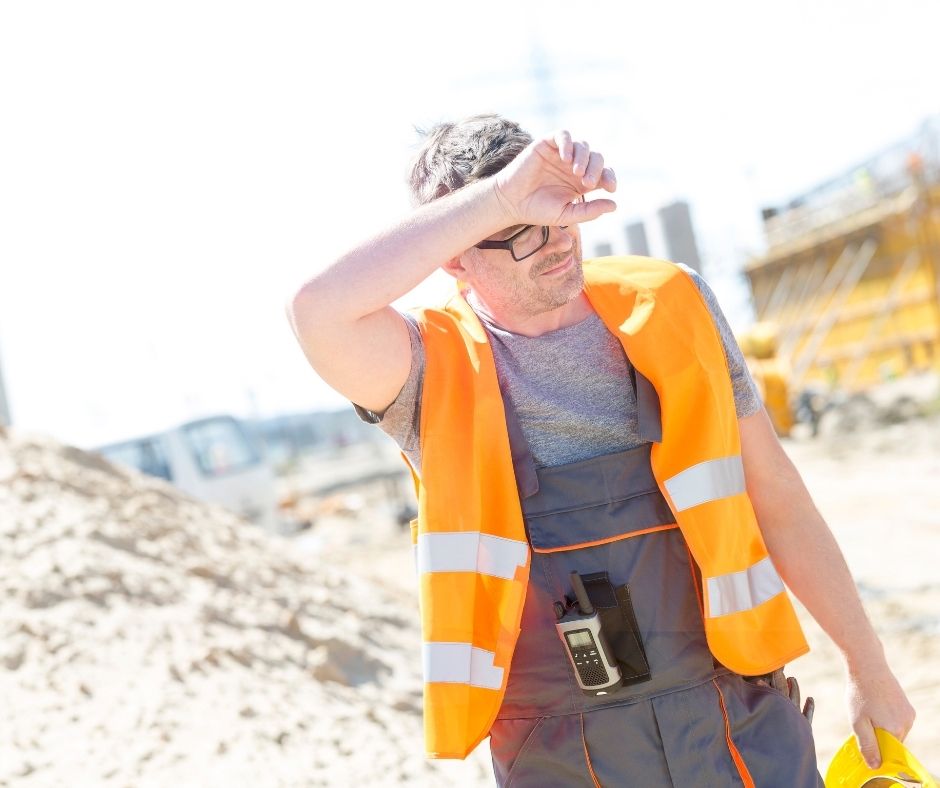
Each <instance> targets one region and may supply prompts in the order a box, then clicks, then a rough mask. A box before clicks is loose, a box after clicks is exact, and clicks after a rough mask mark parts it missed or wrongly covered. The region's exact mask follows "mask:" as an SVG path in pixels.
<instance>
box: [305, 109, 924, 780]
mask: <svg viewBox="0 0 940 788" xmlns="http://www.w3.org/2000/svg"><path fill="white" fill-rule="evenodd" d="M411 186H412V190H413V192H414V195H415V198H416V201H417V202H418V203H419V204H420V207H418V208H417V209H416V210H415V211H414V213H413V214H412V215H411V216H409V217H408V218H407V219H405V220H404V221H402V222H401V223H400V224H398V225H396V226H394V227H391V228H389V229H387V230H385V231H384V232H382V233H379V234H378V235H377V236H375V237H374V238H371V239H369V240H367V241H366V242H364V243H362V244H361V245H359V246H357V247H356V248H355V249H353V250H352V251H350V252H349V253H348V254H346V255H344V256H343V257H341V258H340V259H339V260H337V261H336V262H335V263H333V264H332V265H331V266H329V267H328V268H326V269H325V270H324V271H323V272H322V273H320V274H318V275H316V276H314V277H313V278H312V279H310V280H309V281H308V282H307V283H306V284H305V285H304V286H303V287H302V288H300V290H299V291H298V292H297V293H296V294H295V295H294V296H293V298H292V299H291V302H290V304H289V305H288V314H289V318H290V320H291V323H292V327H293V329H294V331H295V333H296V335H297V337H298V340H299V342H300V344H301V346H302V348H303V350H304V353H305V355H306V356H307V358H308V360H309V362H310V363H311V365H312V366H313V367H314V369H316V370H317V372H318V373H319V374H320V375H321V376H322V377H323V379H324V380H326V381H327V382H328V383H329V384H330V385H332V386H333V387H334V388H335V389H336V390H337V391H339V392H341V393H342V394H344V395H345V396H346V397H348V398H349V399H350V400H351V401H352V402H353V403H355V404H356V407H357V411H358V412H359V413H360V415H362V416H363V417H364V418H366V419H367V420H369V421H373V422H376V423H378V424H379V426H380V427H382V428H383V429H385V430H386V432H388V433H389V434H391V435H392V436H393V437H394V438H395V439H396V440H397V441H398V442H399V444H400V445H401V447H402V449H403V451H404V452H405V454H406V456H407V457H408V459H409V462H410V464H411V466H412V468H413V470H414V471H415V475H416V480H417V481H418V486H419V511H420V516H419V524H418V529H417V534H416V538H417V545H418V558H419V572H420V574H421V609H422V629H423V634H424V640H425V643H424V649H423V658H424V670H425V681H426V684H425V730H426V745H427V748H428V751H429V753H430V754H431V755H432V756H435V757H464V756H465V755H466V753H467V752H468V751H469V750H470V749H472V748H473V747H474V746H475V745H476V744H477V743H478V742H479V741H480V740H481V739H482V738H483V737H485V736H486V735H489V736H490V745H491V750H492V752H493V762H494V768H495V771H496V777H497V782H498V783H499V784H500V785H503V784H510V783H511V784H512V785H517V786H522V785H538V786H546V785H579V784H585V785H592V784H593V785H635V784H644V785H671V784H675V785H737V784H743V785H754V784H756V785H758V786H760V787H761V788H765V786H781V788H782V787H783V786H786V787H787V788H794V786H816V785H818V784H821V780H820V778H819V774H818V772H817V769H816V760H815V754H814V752H813V741H812V735H811V730H810V727H809V723H808V721H807V720H806V719H805V718H804V717H803V715H801V714H800V713H799V710H798V708H797V706H795V705H793V704H792V703H791V702H790V700H789V699H788V698H787V697H786V695H785V694H784V693H785V692H786V686H785V685H784V684H783V683H782V672H781V669H782V667H783V665H784V663H785V662H788V661H790V660H791V659H794V658H795V657H797V656H799V655H800V654H802V653H805V651H806V650H807V647H806V645H805V641H804V640H803V638H802V633H801V631H800V629H799V625H798V623H797V622H796V619H795V615H794V613H793V609H792V606H791V605H790V602H789V599H788V597H787V594H786V592H785V590H784V587H783V583H784V582H785V583H786V585H787V586H788V587H789V588H790V589H792V591H793V592H794V593H795V594H796V595H797V597H799V599H800V600H801V601H802V602H803V603H804V605H805V606H806V607H807V609H808V610H809V611H810V612H811V613H812V615H813V616H814V617H815V618H816V620H817V621H818V622H819V623H820V625H821V626H822V627H823V628H824V629H825V631H826V632H827V633H828V634H829V635H830V637H832V639H833V641H834V642H835V643H836V644H837V646H838V647H839V648H840V650H841V651H842V653H843V655H844V657H845V660H846V667H847V673H848V705H849V714H850V718H851V721H852V725H853V728H854V730H855V732H856V734H857V736H858V739H859V741H860V744H861V746H862V750H863V752H864V754H865V755H866V757H867V758H868V759H869V760H871V761H873V762H877V761H878V752H877V744H876V743H875V738H874V732H873V728H874V727H875V726H877V727H882V728H885V729H886V730H888V731H889V732H891V733H893V734H894V735H896V736H898V737H899V738H903V737H904V736H906V735H907V733H908V731H909V729H910V726H911V725H912V723H913V719H914V710H913V709H912V707H911V706H910V704H909V703H908V701H907V698H906V697H905V695H904V693H903V691H902V689H901V687H900V686H899V684H898V682H897V680H896V679H895V677H894V676H893V674H892V673H891V671H890V669H889V668H888V666H887V664H886V662H885V658H884V655H883V651H882V648H881V644H880V642H879V641H878V638H877V637H876V635H875V633H874V631H873V630H872V627H871V625H870V624H869V622H868V621H867V619H866V617H865V614H864V611H863V609H862V607H861V604H860V602H859V599H858V596H857V594H856V591H855V587H854V583H853V581H852V578H851V575H850V574H849V572H848V569H847V567H846V565H845V562H844V560H843V558H842V555H841V553H840V551H839V549H838V547H837V545H836V544H835V541H834V539H833V537H832V535H831V533H830V532H829V530H828V528H827V527H826V525H825V523H824V522H823V520H822V518H821V517H820V515H819V513H818V512H817V511H816V509H815V507H814V505H813V503H812V501H811V499H810V497H809V495H808V493H807V491H806V489H805V487H804V485H803V483H802V481H801V479H800V477H799V474H798V473H797V471H796V470H795V468H794V467H793V465H792V464H791V463H790V461H789V460H788V458H787V457H786V455H785V454H784V452H783V450H782V448H781V446H780V444H779V442H778V441H777V439H776V436H775V434H774V432H773V430H772V428H771V426H770V422H769V420H768V417H767V414H766V412H765V411H764V409H763V408H762V407H761V406H760V402H759V400H758V398H757V397H756V394H755V392H754V388H753V383H752V382H751V381H750V378H749V376H748V374H747V372H746V367H745V366H744V363H743V359H742V358H741V354H740V351H739V350H738V348H737V347H736V345H735V343H734V340H733V338H732V337H731V335H730V331H729V330H728V328H727V324H726V322H725V320H724V318H723V316H722V315H721V312H720V309H719V308H718V305H717V303H716V302H715V299H714V296H713V294H712V293H711V291H710V290H709V289H708V287H707V285H706V284H705V283H704V281H702V280H701V278H700V277H698V276H697V275H693V274H692V273H691V272H690V271H689V270H688V269H685V268H682V267H679V266H676V265H674V264H672V263H667V262H664V261H656V260H649V259H647V258H608V259H604V260H598V261H587V262H584V263H582V258H581V246H580V235H579V231H578V225H579V224H580V223H581V222H585V221H591V220H592V219H595V218H597V217H598V216H600V215H601V214H603V213H607V212H610V211H613V210H614V209H615V207H616V206H615V204H614V202H613V201H612V200H610V199H608V198H599V199H586V197H585V196H586V195H588V194H590V193H592V192H594V191H596V190H598V189H600V190H603V191H606V192H608V193H612V192H614V191H615V190H616V178H615V175H614V173H613V172H612V171H611V170H610V169H609V168H607V167H605V166H604V160H603V157H602V156H601V155H600V154H599V153H598V152H596V151H592V150H590V147H589V145H588V143H586V142H583V141H582V142H574V141H573V140H572V138H571V135H570V134H569V133H568V132H565V131H561V132H558V133H557V134H555V135H554V136H552V137H550V138H545V139H542V140H539V141H533V140H532V138H531V137H530V136H529V135H528V134H527V133H525V132H524V131H523V130H522V129H520V128H519V127H518V126H517V125H516V124H514V123H512V122H510V121H507V120H505V119H502V118H500V117H497V116H492V115H484V116H476V117H473V118H468V119H466V120H464V121H461V122H459V123H455V124H441V125H440V126H438V127H437V128H435V129H434V130H433V131H432V132H431V133H430V134H429V135H428V137H427V139H426V141H425V143H424V146H423V148H422V150H421V152H420V153H419V155H418V157H417V160H416V162H415V164H414V167H413V170H412V179H411ZM438 267H440V268H443V270H445V271H446V272H447V273H449V274H450V275H451V276H453V277H454V278H455V279H456V280H457V282H458V286H459V288H460V293H461V294H460V295H459V296H455V297H454V298H453V299H451V300H450V301H449V302H448V304H447V305H446V306H445V307H444V308H442V309H425V310H419V311H418V312H416V313H415V314H413V315H403V314H400V313H399V312H397V311H396V310H394V309H393V308H391V307H390V306H389V304H390V303H391V302H392V301H394V300H395V299H397V298H399V297H400V296H402V295H404V294H405V293H407V292H408V291H409V290H411V289H412V288H413V287H414V286H416V285H417V284H418V283H420V282H421V281H422V280H423V279H425V278H426V277H427V276H428V275H429V274H431V273H432V272H433V271H434V270H435V269H437V268H438ZM716 329H717V330H716ZM758 524H759V527H758ZM572 572H574V573H577V574H578V576H579V577H581V578H582V579H583V580H585V581H586V583H587V585H588V586H589V590H588V596H590V601H591V603H592V604H593V605H596V606H597V608H598V615H599V616H600V620H601V627H602V630H603V636H602V635H597V638H596V639H595V640H591V639H588V640H587V641H586V642H589V643H590V644H591V645H590V646H589V647H588V648H589V649H591V648H593V649H595V651H591V654H592V656H589V660H590V661H593V660H597V659H599V657H597V656H596V652H597V651H601V652H603V653H605V654H607V655H608V657H609V663H610V666H616V669H617V670H619V673H620V677H619V679H617V676H616V675H613V676H612V679H616V680H615V681H613V683H610V685H609V686H607V684H604V682H609V681H610V678H608V677H610V676H611V674H610V672H609V671H611V670H613V669H614V668H612V667H610V666H608V667H607V668H606V669H605V670H607V671H608V672H607V673H604V675H603V677H601V678H598V675H600V674H597V675H590V674H589V672H588V673H583V674H582V672H581V671H582V670H584V660H583V659H582V660H581V662H580V663H579V658H580V657H579V656H578V655H579V654H580V652H577V653H575V652H576V649H575V646H576V645H577V644H578V643H580V642H581V641H579V640H577V639H576V638H575V639H565V638H563V637H562V636H560V634H559V632H558V631H557V629H556V618H558V617H561V618H563V619H564V620H565V621H570V620H572V619H577V620H580V619H578V616H579V613H583V612H585V611H584V610H583V608H581V607H580V606H579V605H578V604H576V603H575V602H574V600H575V596H576V594H575V590H576V589H575V587H574V584H575V582H576V578H575V577H573V575H572ZM592 631H594V630H592ZM581 637H583V635H582V636H581ZM603 637H606V639H607V641H608V645H607V648H606V649H605V648H604V646H603V642H602V638H603ZM585 653H587V652H585ZM578 664H581V667H580V668H579V667H577V665H578ZM598 664H599V663H598ZM745 677H747V678H745ZM759 677H763V679H760V678H759ZM579 678H580V679H581V680H580V681H579ZM598 682H600V684H599V683H598ZM602 684H603V687H604V688H603V689H597V688H598V687H600V686H601V685H602Z"/></svg>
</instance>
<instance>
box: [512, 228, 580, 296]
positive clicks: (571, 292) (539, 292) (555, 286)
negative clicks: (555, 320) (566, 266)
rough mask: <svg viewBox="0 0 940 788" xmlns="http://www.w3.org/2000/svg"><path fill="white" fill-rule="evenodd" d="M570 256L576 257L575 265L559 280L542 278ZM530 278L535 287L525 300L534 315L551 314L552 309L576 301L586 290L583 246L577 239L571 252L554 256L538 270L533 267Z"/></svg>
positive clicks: (545, 261) (540, 265)
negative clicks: (582, 260) (582, 255)
mask: <svg viewBox="0 0 940 788" xmlns="http://www.w3.org/2000/svg"><path fill="white" fill-rule="evenodd" d="M569 255H572V256H573V257H574V260H573V265H572V266H571V269H570V270H568V271H566V272H565V273H564V275H563V276H562V277H560V278H558V279H548V278H545V277H542V276H541V274H543V273H544V272H545V271H550V270H551V269H552V268H555V267H557V266H558V265H560V264H561V263H563V262H564V261H565V259H566V258H567V257H568V256H569ZM529 276H530V278H531V279H532V282H533V285H534V287H533V288H532V290H531V292H530V294H528V295H529V296H530V297H529V298H527V299H525V300H526V301H529V302H530V304H531V312H532V314H539V313H541V312H549V311H551V310H552V309H558V307H561V306H564V305H565V304H567V303H568V302H569V301H572V300H574V299H575V298H577V297H578V296H579V295H580V293H581V291H582V290H583V289H584V270H583V269H582V266H581V244H580V243H579V242H578V240H577V239H576V240H575V242H574V244H573V245H572V247H571V251H570V252H565V253H564V254H559V255H553V256H552V257H550V258H548V259H546V260H544V261H543V262H542V263H540V264H539V266H538V267H537V268H535V267H533V269H532V270H531V271H530V272H529Z"/></svg>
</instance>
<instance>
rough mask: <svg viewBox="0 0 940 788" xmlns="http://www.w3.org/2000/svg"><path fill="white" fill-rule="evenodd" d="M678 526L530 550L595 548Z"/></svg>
mask: <svg viewBox="0 0 940 788" xmlns="http://www.w3.org/2000/svg"><path fill="white" fill-rule="evenodd" d="M678 527H679V526H678V525H676V524H675V523H672V524H671V525H655V526H653V527H652V528H644V529H643V530H642V531H630V533H628V534H617V536H611V537H608V538H607V539H595V540H594V541H593V542H579V543H578V544H568V545H565V546H564V547H531V546H530V549H531V550H532V551H533V552H535V553H561V552H564V551H565V550H580V549H581V548H582V547H597V546H598V545H601V544H610V543H611V542H619V541H620V540H621V539H629V538H630V537H631V536H642V535H643V534H651V533H654V532H656V531H668V530H670V529H671V528H678Z"/></svg>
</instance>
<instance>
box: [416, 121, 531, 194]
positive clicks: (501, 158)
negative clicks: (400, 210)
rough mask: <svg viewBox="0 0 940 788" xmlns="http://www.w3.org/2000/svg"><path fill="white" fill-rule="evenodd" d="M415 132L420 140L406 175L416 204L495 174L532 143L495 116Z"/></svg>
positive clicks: (518, 129) (516, 126) (525, 134)
mask: <svg viewBox="0 0 940 788" xmlns="http://www.w3.org/2000/svg"><path fill="white" fill-rule="evenodd" d="M418 132H419V133H420V134H422V135H423V136H424V143H423V144H422V146H421V148H420V150H419V151H418V154H417V156H416V157H415V159H414V161H413V162H412V165H411V172H410V174H409V178H408V184H409V186H410V187H411V194H412V197H413V198H414V201H415V203H416V204H417V205H424V204H425V203H429V202H432V201H433V200H436V199H438V198H440V197H443V196H444V195H445V194H449V193H450V192H452V191H456V190H457V189H460V188H462V187H464V186H466V185H468V184H470V183H473V182H474V181H478V180H481V179H482V178H488V177H489V176H490V175H495V174H496V173H497V172H499V171H500V170H501V169H503V167H505V166H506V165H507V164H509V162H511V161H512V160H513V159H514V158H516V156H518V155H519V154H520V153H521V152H522V151H523V149H524V148H525V147H526V146H527V145H528V144H529V143H530V142H532V135H531V134H529V133H528V132H527V131H524V130H523V129H522V128H521V127H520V126H519V124H518V123H514V122H513V121H511V120H507V119H506V118H502V117H500V116H499V115H472V116H470V117H468V118H464V119H463V120H459V121H457V122H455V123H439V124H437V125H436V126H434V127H433V128H431V129H429V130H428V131H421V130H420V129H419V130H418Z"/></svg>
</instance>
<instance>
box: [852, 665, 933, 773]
mask: <svg viewBox="0 0 940 788" xmlns="http://www.w3.org/2000/svg"><path fill="white" fill-rule="evenodd" d="M846 702H847V703H848V707H849V719H850V720H851V722H852V729H853V730H854V731H855V738H856V740H857V741H858V748H859V751H860V752H861V753H862V757H863V758H864V759H865V762H866V763H867V764H868V765H869V766H870V767H871V768H873V769H874V768H877V767H878V766H880V765H881V753H880V752H879V751H878V742H877V740H876V739H875V728H883V729H884V730H886V731H887V732H888V733H890V734H891V735H892V736H894V737H895V738H896V739H897V740H898V741H904V739H905V737H906V736H907V734H908V733H909V732H910V730H911V726H912V725H913V724H914V717H915V716H916V715H915V712H914V707H913V706H911V704H910V702H909V701H908V699H907V696H906V695H905V694H904V690H903V689H901V685H900V684H898V680H897V679H896V678H895V677H894V674H893V673H892V672H891V671H890V669H889V668H888V666H887V665H886V664H884V665H882V666H880V667H878V668H876V669H861V668H856V667H851V668H850V671H849V677H848V686H847V687H846Z"/></svg>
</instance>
